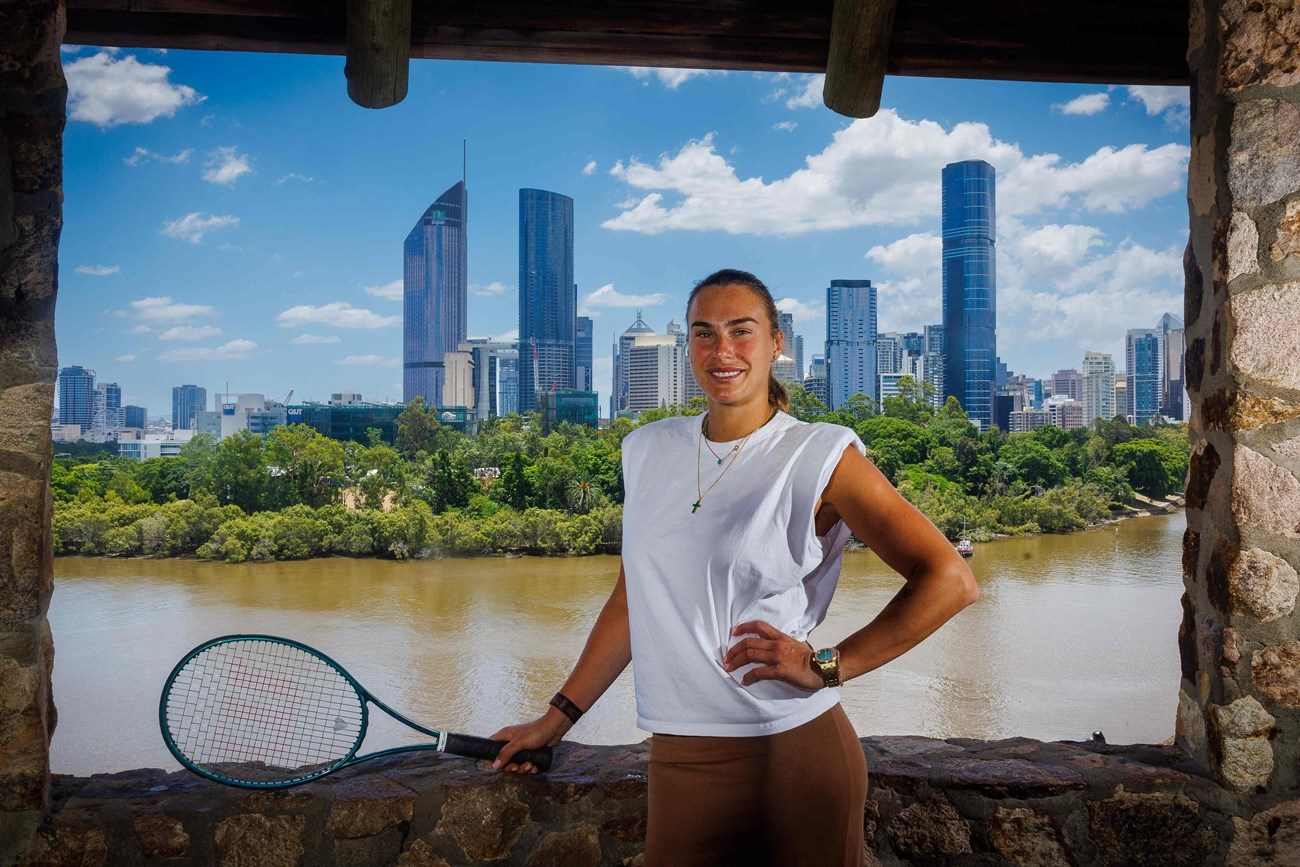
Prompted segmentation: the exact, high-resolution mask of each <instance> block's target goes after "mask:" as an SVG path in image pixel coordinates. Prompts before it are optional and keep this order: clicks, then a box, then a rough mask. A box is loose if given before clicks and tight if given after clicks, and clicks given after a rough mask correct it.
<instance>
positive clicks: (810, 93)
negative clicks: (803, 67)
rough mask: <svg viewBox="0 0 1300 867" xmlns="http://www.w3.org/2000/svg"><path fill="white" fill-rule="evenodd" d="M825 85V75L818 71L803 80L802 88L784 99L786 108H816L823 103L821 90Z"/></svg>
mask: <svg viewBox="0 0 1300 867" xmlns="http://www.w3.org/2000/svg"><path fill="white" fill-rule="evenodd" d="M825 87H826V75H825V74H824V73H818V74H816V75H809V76H807V77H806V78H805V79H804V80H803V89H802V90H800V91H799V92H798V93H796V94H795V95H794V96H792V97H790V98H789V99H787V100H786V101H785V107H786V108H816V107H817V106H819V105H824V104H825V101H824V100H823V99H822V90H823V89H825Z"/></svg>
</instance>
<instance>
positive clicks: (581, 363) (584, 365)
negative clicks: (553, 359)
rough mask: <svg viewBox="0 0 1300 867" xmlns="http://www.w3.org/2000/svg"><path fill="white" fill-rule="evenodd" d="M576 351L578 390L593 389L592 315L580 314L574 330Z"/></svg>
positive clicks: (575, 383)
mask: <svg viewBox="0 0 1300 867" xmlns="http://www.w3.org/2000/svg"><path fill="white" fill-rule="evenodd" d="M574 334H575V340H576V344H575V350H574V351H575V352H576V353H577V370H576V371H575V374H574V378H575V382H574V385H575V387H576V388H577V389H578V391H592V390H593V385H592V382H593V380H592V376H591V355H592V340H591V335H592V321H591V317H590V316H579V317H578V318H577V325H576V326H575V330H574Z"/></svg>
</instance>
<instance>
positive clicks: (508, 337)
mask: <svg viewBox="0 0 1300 867" xmlns="http://www.w3.org/2000/svg"><path fill="white" fill-rule="evenodd" d="M518 339H519V329H518V328H511V329H510V330H509V331H507V332H506V333H505V334H498V335H496V336H495V337H493V338H492V342H493V343H513V342H514V341H516V340H518Z"/></svg>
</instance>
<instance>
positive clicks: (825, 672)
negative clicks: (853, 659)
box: [808, 647, 840, 686]
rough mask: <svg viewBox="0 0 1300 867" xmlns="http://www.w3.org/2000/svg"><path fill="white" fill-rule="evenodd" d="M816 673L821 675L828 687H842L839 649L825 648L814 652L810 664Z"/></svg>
mask: <svg viewBox="0 0 1300 867" xmlns="http://www.w3.org/2000/svg"><path fill="white" fill-rule="evenodd" d="M808 664H809V666H810V667H811V668H812V670H813V671H814V672H816V673H817V674H819V675H821V679H822V681H823V682H824V683H825V684H826V685H827V686H839V685H840V651H839V648H838V647H823V648H822V649H821V650H817V651H814V652H813V655H812V657H811V658H810V659H809V662H808Z"/></svg>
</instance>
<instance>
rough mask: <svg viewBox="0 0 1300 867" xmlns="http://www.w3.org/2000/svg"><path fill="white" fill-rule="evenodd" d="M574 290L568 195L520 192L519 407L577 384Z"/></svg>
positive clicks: (530, 405)
mask: <svg viewBox="0 0 1300 867" xmlns="http://www.w3.org/2000/svg"><path fill="white" fill-rule="evenodd" d="M577 308H578V289H577V286H576V285H575V284H574V282H573V199H571V198H569V197H568V196H562V195H560V194H559V193H551V192H547V191H546V190H529V189H523V190H520V191H519V411H520V412H528V411H529V410H535V409H537V392H539V391H548V392H549V391H567V390H571V389H573V388H574V387H575V386H576V385H577V327H578V322H577Z"/></svg>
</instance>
